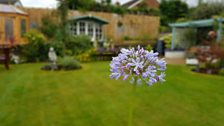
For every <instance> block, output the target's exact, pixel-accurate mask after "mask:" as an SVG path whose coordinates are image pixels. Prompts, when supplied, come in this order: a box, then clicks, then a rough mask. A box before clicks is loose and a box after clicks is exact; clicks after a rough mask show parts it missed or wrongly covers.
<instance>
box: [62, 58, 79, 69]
mask: <svg viewBox="0 0 224 126" xmlns="http://www.w3.org/2000/svg"><path fill="white" fill-rule="evenodd" d="M58 66H59V67H60V68H61V69H65V70H74V69H81V65H80V62H78V61H77V60H76V59H74V58H73V57H71V56H65V57H63V58H59V59H58Z"/></svg>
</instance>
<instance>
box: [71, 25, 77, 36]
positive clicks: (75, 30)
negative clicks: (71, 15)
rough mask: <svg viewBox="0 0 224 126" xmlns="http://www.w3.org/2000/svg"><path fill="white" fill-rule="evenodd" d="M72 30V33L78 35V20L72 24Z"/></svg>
mask: <svg viewBox="0 0 224 126" xmlns="http://www.w3.org/2000/svg"><path fill="white" fill-rule="evenodd" d="M70 31H71V34H72V35H77V23H76V22H72V23H71V24H70Z"/></svg>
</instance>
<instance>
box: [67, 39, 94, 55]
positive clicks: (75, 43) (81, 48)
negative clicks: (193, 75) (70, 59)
mask: <svg viewBox="0 0 224 126" xmlns="http://www.w3.org/2000/svg"><path fill="white" fill-rule="evenodd" d="M65 47H66V49H67V50H70V51H71V52H72V55H78V54H81V53H84V52H85V51H87V50H89V49H91V48H92V47H93V46H92V42H91V39H90V37H88V36H70V37H69V38H67V40H66V41H65Z"/></svg>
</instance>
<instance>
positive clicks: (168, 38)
mask: <svg viewBox="0 0 224 126" xmlns="http://www.w3.org/2000/svg"><path fill="white" fill-rule="evenodd" d="M160 39H161V40H162V41H164V42H165V47H166V48H170V47H171V42H172V34H168V35H165V36H163V37H161V38H160Z"/></svg>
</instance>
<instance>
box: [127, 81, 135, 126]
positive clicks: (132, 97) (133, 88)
mask: <svg viewBox="0 0 224 126" xmlns="http://www.w3.org/2000/svg"><path fill="white" fill-rule="evenodd" d="M136 87H137V78H135V82H134V85H133V86H132V93H131V95H130V96H131V98H130V102H129V103H130V105H129V115H128V118H129V119H128V126H132V124H133V114H134V104H135V94H136Z"/></svg>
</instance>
